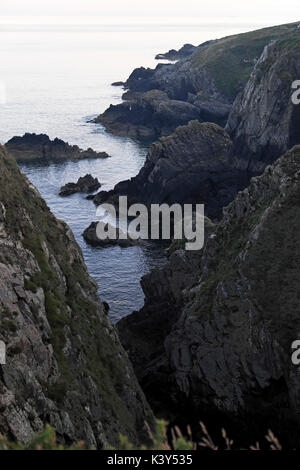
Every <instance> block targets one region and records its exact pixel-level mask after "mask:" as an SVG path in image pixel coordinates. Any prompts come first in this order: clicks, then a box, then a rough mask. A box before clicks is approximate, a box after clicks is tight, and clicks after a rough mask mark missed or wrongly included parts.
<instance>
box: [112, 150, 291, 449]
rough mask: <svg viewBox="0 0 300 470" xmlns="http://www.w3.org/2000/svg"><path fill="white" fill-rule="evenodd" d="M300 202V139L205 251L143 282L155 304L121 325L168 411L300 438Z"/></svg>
mask: <svg viewBox="0 0 300 470" xmlns="http://www.w3.org/2000/svg"><path fill="white" fill-rule="evenodd" d="M299 201H300V146H298V147H294V148H293V149H292V150H291V151H289V152H288V153H287V154H285V155H284V156H283V157H282V158H280V159H279V160H278V161H277V162H276V163H275V164H274V166H272V167H269V166H268V167H267V168H266V169H265V171H264V173H263V174H262V175H261V176H259V177H255V178H253V179H252V181H251V184H250V186H249V187H248V188H247V189H245V190H244V191H242V192H240V193H239V194H238V195H237V197H236V199H235V200H234V201H233V202H232V203H231V204H230V205H229V206H228V207H227V208H226V209H225V210H224V216H223V219H222V221H221V222H220V223H219V224H218V225H217V226H216V227H214V228H212V232H209V233H208V236H206V244H205V247H204V250H203V251H202V252H199V253H194V254H191V253H189V252H184V251H183V250H180V251H177V252H175V253H173V254H172V255H171V257H170V260H169V262H168V264H167V265H166V266H165V267H163V268H160V269H157V270H154V271H153V272H152V273H150V274H149V275H147V276H146V277H145V278H144V279H143V282H142V286H143V289H144V292H145V296H146V301H145V306H144V308H143V309H142V310H141V311H140V312H135V313H133V314H132V315H131V316H129V317H128V318H126V319H123V320H122V321H121V322H119V324H118V328H119V333H120V336H121V340H122V342H123V344H124V346H125V349H127V351H128V352H129V356H130V358H131V360H132V362H133V364H134V367H135V370H136V372H137V375H138V378H139V380H140V383H141V385H142V387H143V389H144V391H145V393H146V396H147V397H148V399H149V401H150V403H151V404H152V405H153V407H154V410H155V411H156V412H158V413H160V414H163V415H164V414H168V417H169V418H170V417H171V418H178V417H181V419H184V420H185V421H187V422H191V423H194V422H197V421H198V420H199V419H206V421H207V422H210V423H212V425H213V423H220V422H222V423H223V425H225V424H226V423H227V428H228V429H229V430H230V429H232V428H231V427H230V425H231V426H233V431H232V433H233V432H234V433H235V435H237V433H238V435H239V438H240V439H242V436H243V435H244V436H245V435H246V436H247V439H248V441H249V436H253V439H254V438H256V439H258V438H259V437H260V436H261V435H262V433H264V434H265V433H266V431H267V428H271V429H272V430H273V431H274V432H275V433H276V435H277V436H278V437H279V439H280V441H281V443H282V444H285V445H288V446H290V447H292V448H293V447H295V446H299V442H298V441H297V438H296V435H297V433H295V432H293V431H295V429H299V411H300V402H299V396H300V380H299V368H298V367H297V366H295V365H293V363H292V361H291V351H292V350H291V344H292V342H293V341H294V340H296V339H299V334H300V311H299V299H298V290H299V289H298V286H299V282H300V277H299V269H298V264H299V257H300V244H299V236H298V235H299V234H298V232H299V224H300V211H299ZM158 312H159V313H158ZM285 429H288V430H289V433H288V435H287V434H286V433H285V431H284V430H285ZM254 436H255V437H254Z"/></svg>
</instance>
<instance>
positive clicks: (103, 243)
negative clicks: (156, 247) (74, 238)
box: [82, 222, 146, 248]
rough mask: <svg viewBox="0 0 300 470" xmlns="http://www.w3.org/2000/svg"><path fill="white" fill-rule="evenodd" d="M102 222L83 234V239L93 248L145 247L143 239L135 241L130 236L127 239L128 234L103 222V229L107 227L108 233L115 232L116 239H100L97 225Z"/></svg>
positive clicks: (90, 227)
mask: <svg viewBox="0 0 300 470" xmlns="http://www.w3.org/2000/svg"><path fill="white" fill-rule="evenodd" d="M99 223H101V222H92V223H91V224H90V225H89V227H87V228H86V229H85V231H84V232H83V234H82V235H83V238H84V239H85V241H86V242H87V243H88V244H90V245H92V246H98V247H102V248H105V247H107V246H119V247H121V248H129V247H131V246H140V245H145V243H146V242H145V241H144V240H142V239H140V238H139V239H137V240H133V239H132V238H130V237H129V236H128V238H126V234H125V233H124V232H123V231H122V230H121V229H120V228H119V227H113V226H112V225H110V224H105V222H102V224H103V227H104V226H105V225H106V229H105V230H106V231H110V233H111V232H112V231H115V235H116V237H115V239H113V238H106V239H101V238H99V237H98V234H97V225H98V224H99Z"/></svg>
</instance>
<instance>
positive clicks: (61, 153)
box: [5, 133, 109, 161]
mask: <svg viewBox="0 0 300 470" xmlns="http://www.w3.org/2000/svg"><path fill="white" fill-rule="evenodd" d="M5 147H6V148H7V151H8V152H9V154H10V155H11V156H13V157H14V158H15V159H16V160H17V161H30V160H38V159H43V160H83V159H85V158H108V157H109V155H108V154H107V153H106V152H96V151H95V150H93V149H91V148H88V149H87V150H82V149H81V148H79V147H78V146H77V145H70V144H69V143H68V142H64V141H63V140H61V139H58V138H56V139H54V140H51V139H50V138H49V137H48V136H47V135H46V134H30V133H26V134H24V135H23V136H22V137H21V136H16V137H13V138H12V139H10V140H9V141H8V142H7V143H6V144H5Z"/></svg>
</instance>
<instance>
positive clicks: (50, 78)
mask: <svg viewBox="0 0 300 470" xmlns="http://www.w3.org/2000/svg"><path fill="white" fill-rule="evenodd" d="M232 32H234V31H232V30H231V31H228V30H226V28H225V30H224V28H223V29H222V30H220V28H219V29H218V30H216V29H215V30H213V31H210V30H209V29H208V28H207V27H206V28H205V29H204V30H203V31H201V30H198V31H195V30H193V31H189V30H187V29H185V30H184V31H166V32H164V31H162V30H160V31H147V32H140V31H134V32H130V31H122V32H121V31H118V29H117V28H115V29H114V30H111V31H102V32H101V31H99V32H95V31H92V32H89V31H86V30H83V31H77V32H70V31H69V32H65V33H64V32H59V31H56V32H54V31H53V32H30V31H27V32H0V82H1V83H2V86H3V84H4V86H5V88H6V98H7V101H6V104H4V105H3V104H1V106H0V141H1V143H5V142H6V141H7V140H8V139H9V138H11V137H13V136H14V135H23V134H24V132H36V133H46V134H48V135H49V136H50V137H51V138H54V137H59V138H62V139H64V140H66V141H68V142H70V143H71V144H77V145H79V146H80V147H82V148H87V147H92V148H94V149H95V150H98V151H106V152H107V153H109V154H110V155H111V156H112V158H110V159H107V160H85V161H81V162H78V163H74V162H66V163H61V164H55V163H51V164H46V165H45V164H26V165H25V164H22V165H21V169H22V171H23V172H24V173H26V174H27V175H28V177H29V179H30V180H31V181H32V182H33V184H34V185H35V186H36V187H37V188H38V189H39V191H40V193H41V194H42V196H43V197H44V198H45V200H46V201H47V203H48V205H49V207H50V208H51V210H52V211H53V212H54V214H55V215H56V216H57V217H59V218H61V219H63V220H65V221H66V222H67V223H68V224H69V225H70V226H71V228H72V230H73V232H74V234H75V237H76V240H77V241H78V243H79V244H80V246H81V248H82V250H83V254H84V258H85V261H86V264H87V266H88V269H89V272H90V274H91V275H92V276H93V277H94V278H95V279H96V281H97V282H98V285H99V293H100V295H101V298H102V299H103V300H105V301H107V302H108V303H109V304H110V308H111V309H110V317H111V319H112V320H113V321H114V322H115V321H117V320H118V319H120V318H122V317H123V316H126V315H128V314H129V313H131V312H132V311H133V310H135V309H138V308H140V307H141V306H142V305H143V301H144V297H143V293H142V290H141V287H140V279H141V277H142V276H143V275H144V274H145V273H147V272H149V270H150V269H151V268H153V267H154V266H158V265H160V264H162V263H163V262H164V256H163V251H162V250H161V249H159V248H155V247H153V246H151V245H150V246H146V247H131V248H126V249H121V248H119V247H113V248H105V249H100V248H92V247H90V246H88V245H86V243H85V242H84V240H83V238H82V232H83V230H84V229H85V228H86V227H87V226H88V225H89V224H90V222H91V221H93V220H95V219H96V218H95V206H94V204H93V202H92V201H87V200H86V199H85V197H84V196H82V195H74V196H71V197H70V198H60V197H59V196H58V192H59V188H60V187H61V186H62V185H63V184H65V183H67V182H71V181H77V179H78V178H79V177H80V176H83V175H85V174H86V173H91V174H92V175H93V176H96V177H98V179H99V180H100V182H101V183H102V189H104V190H107V189H111V188H112V187H113V186H114V185H115V184H116V183H118V182H119V181H121V180H124V179H127V178H130V177H132V176H134V175H136V174H137V173H138V171H139V170H140V168H141V166H142V165H143V162H144V160H145V157H146V154H147V147H146V146H145V145H141V144H140V143H138V142H135V141H134V140H132V139H129V138H121V137H115V136H111V135H109V134H108V133H106V132H105V130H104V129H103V127H102V126H101V125H95V124H90V123H88V122H87V121H88V120H89V119H91V118H93V117H94V116H96V115H97V114H99V113H101V112H103V111H104V110H105V109H106V108H107V107H108V106H109V105H110V104H111V103H112V104H116V103H119V102H121V95H122V89H120V88H115V87H112V86H111V85H110V84H111V83H112V82H113V81H117V80H125V79H126V78H127V77H128V75H129V74H130V72H131V71H132V70H133V69H134V68H135V67H138V66H141V65H143V66H145V67H147V66H148V67H153V66H155V65H156V64H157V62H156V61H155V60H154V57H155V55H156V54H157V53H159V52H164V51H167V50H169V49H170V48H173V47H175V48H178V47H181V46H182V45H183V44H184V43H186V42H191V43H194V44H199V43H201V42H203V41H205V40H207V39H211V38H214V37H219V36H222V35H225V34H226V33H227V34H230V33H232Z"/></svg>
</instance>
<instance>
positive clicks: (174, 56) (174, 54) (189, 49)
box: [155, 41, 212, 60]
mask: <svg viewBox="0 0 300 470" xmlns="http://www.w3.org/2000/svg"><path fill="white" fill-rule="evenodd" d="M211 42H212V41H207V42H206V43H203V44H201V46H204V45H205V46H207V45H208V44H210V43H211ZM201 46H199V47H201ZM196 50H197V46H193V44H184V46H182V47H181V48H180V49H178V51H176V49H170V50H169V51H168V52H166V53H165V54H157V56H156V57H155V59H156V60H179V59H182V58H183V57H189V56H190V55H192V54H193V53H194V52H195V51H196Z"/></svg>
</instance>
